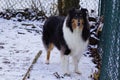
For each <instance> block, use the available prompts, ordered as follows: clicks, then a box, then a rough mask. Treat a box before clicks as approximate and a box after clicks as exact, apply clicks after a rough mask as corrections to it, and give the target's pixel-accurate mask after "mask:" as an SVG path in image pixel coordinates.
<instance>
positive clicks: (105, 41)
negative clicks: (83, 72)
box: [100, 0, 120, 80]
mask: <svg viewBox="0 0 120 80" xmlns="http://www.w3.org/2000/svg"><path fill="white" fill-rule="evenodd" d="M102 1H103V2H104V4H103V6H104V7H102V6H101V8H104V9H102V10H101V11H103V12H102V14H103V15H104V27H103V31H102V35H101V41H100V42H101V43H100V47H101V48H102V66H101V74H100V80H120V0H102ZM101 3H102V2H101ZM101 5H102V4H101Z"/></svg>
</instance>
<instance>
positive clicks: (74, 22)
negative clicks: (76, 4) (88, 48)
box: [72, 19, 78, 29]
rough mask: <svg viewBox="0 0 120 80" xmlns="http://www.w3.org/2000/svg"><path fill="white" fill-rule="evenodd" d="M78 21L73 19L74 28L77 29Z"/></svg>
mask: <svg viewBox="0 0 120 80" xmlns="http://www.w3.org/2000/svg"><path fill="white" fill-rule="evenodd" d="M77 22H78V20H77V19H72V28H73V29H75V28H76V27H77Z"/></svg>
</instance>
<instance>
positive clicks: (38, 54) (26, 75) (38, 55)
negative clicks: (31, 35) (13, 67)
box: [22, 50, 42, 80]
mask: <svg viewBox="0 0 120 80" xmlns="http://www.w3.org/2000/svg"><path fill="white" fill-rule="evenodd" d="M41 54H42V51H41V50H40V51H39V52H38V53H37V55H36V56H35V58H34V59H33V62H32V64H31V65H30V67H29V68H28V70H27V72H26V74H25V76H24V77H23V79H22V80H26V78H27V77H28V76H29V75H30V71H31V70H32V68H33V66H34V64H35V63H36V62H37V60H38V58H39V57H40V55H41Z"/></svg>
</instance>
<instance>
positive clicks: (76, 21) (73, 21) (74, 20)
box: [72, 19, 84, 30]
mask: <svg viewBox="0 0 120 80" xmlns="http://www.w3.org/2000/svg"><path fill="white" fill-rule="evenodd" d="M78 23H79V22H78V19H72V28H73V29H75V28H77V27H79V28H80V30H82V29H83V23H84V21H83V19H80V26H78Z"/></svg>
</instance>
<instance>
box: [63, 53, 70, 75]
mask: <svg viewBox="0 0 120 80" xmlns="http://www.w3.org/2000/svg"><path fill="white" fill-rule="evenodd" d="M61 64H62V70H63V73H64V75H67V76H70V72H69V56H68V55H64V54H61Z"/></svg>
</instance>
